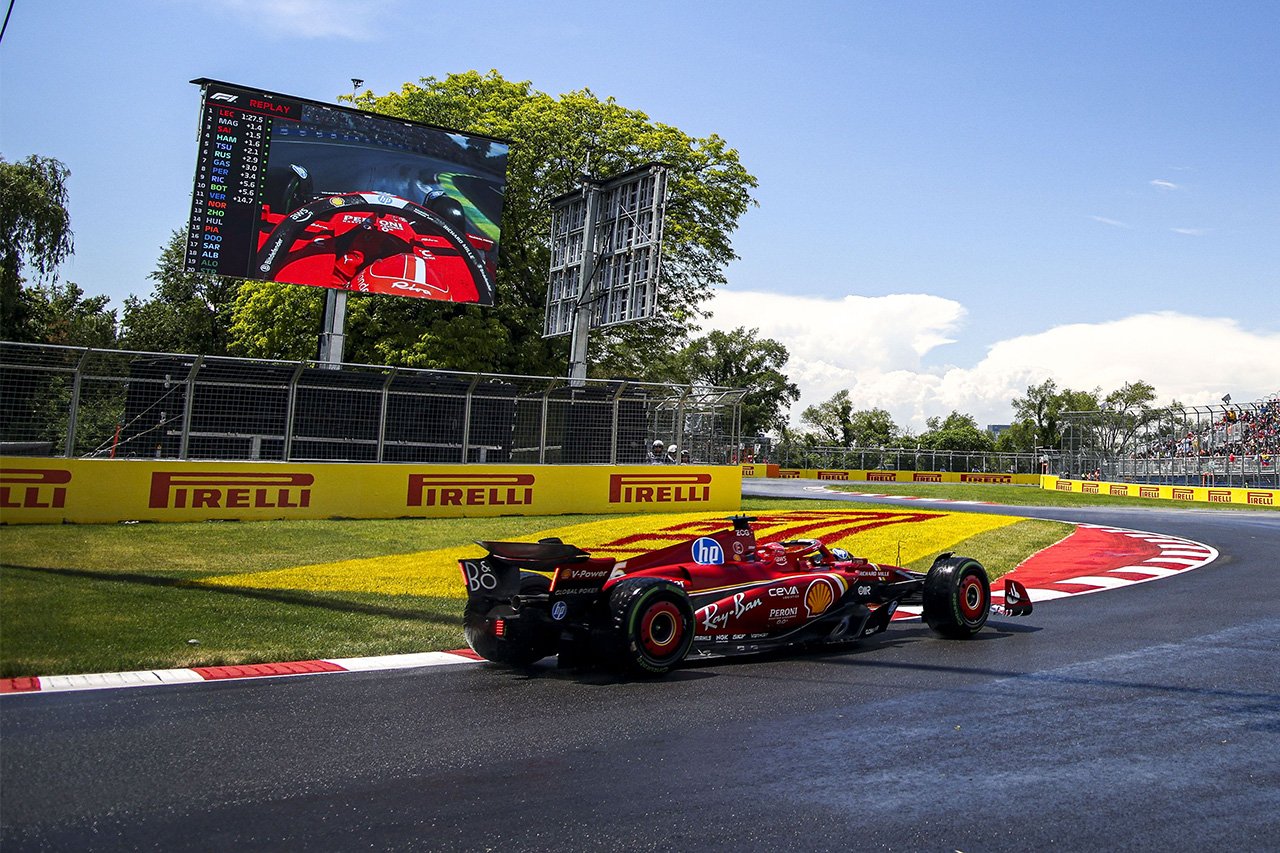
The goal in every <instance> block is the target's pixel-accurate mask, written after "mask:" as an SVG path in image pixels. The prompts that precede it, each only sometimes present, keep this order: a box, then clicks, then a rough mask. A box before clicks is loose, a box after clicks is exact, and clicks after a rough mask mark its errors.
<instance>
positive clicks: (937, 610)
mask: <svg viewBox="0 0 1280 853" xmlns="http://www.w3.org/2000/svg"><path fill="white" fill-rule="evenodd" d="M990 610H991V581H989V580H988V579H987V572H986V569H984V568H982V564H981V563H979V562H978V561H977V560H974V559H971V558H969V557H948V558H946V559H943V560H938V561H937V562H935V563H934V564H933V567H932V568H931V569H929V574H928V575H926V576H925V579H924V621H925V622H927V623H929V627H930V628H932V629H933V630H934V631H937V632H938V633H939V634H941V635H942V636H944V637H950V638H952V639H956V640H964V639H968V638H969V637H972V636H973V635H974V634H976V633H978V632H979V631H980V630H982V626H983V625H985V624H987V614H988V613H989V612H990Z"/></svg>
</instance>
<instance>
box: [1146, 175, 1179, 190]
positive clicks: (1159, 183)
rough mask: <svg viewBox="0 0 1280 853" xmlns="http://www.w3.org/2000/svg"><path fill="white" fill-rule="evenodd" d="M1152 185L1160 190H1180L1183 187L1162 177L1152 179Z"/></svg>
mask: <svg viewBox="0 0 1280 853" xmlns="http://www.w3.org/2000/svg"><path fill="white" fill-rule="evenodd" d="M1151 186H1153V187H1155V188H1156V189H1158V190H1180V189H1182V187H1180V186H1178V185H1177V184H1175V183H1174V182H1173V181H1166V180H1163V179H1162V178H1156V179H1155V180H1154V181H1151Z"/></svg>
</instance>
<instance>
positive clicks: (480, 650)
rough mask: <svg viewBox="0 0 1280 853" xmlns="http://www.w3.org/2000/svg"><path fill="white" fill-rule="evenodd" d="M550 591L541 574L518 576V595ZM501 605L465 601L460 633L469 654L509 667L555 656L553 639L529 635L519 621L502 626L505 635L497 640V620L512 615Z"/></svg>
mask: <svg viewBox="0 0 1280 853" xmlns="http://www.w3.org/2000/svg"><path fill="white" fill-rule="evenodd" d="M550 589H551V582H550V581H549V580H547V579H546V578H544V577H543V576H542V575H538V574H534V573H532V572H521V573H520V594H521V595H540V594H542V593H545V592H549V591H550ZM500 604H501V602H498V601H495V600H494V599H485V598H473V599H467V606H466V608H464V609H463V611H462V634H463V636H465V637H466V638H467V645H468V646H470V647H471V651H473V652H475V653H476V654H478V655H480V657H482V658H484V659H485V660H491V661H493V662H494V663H505V664H507V665H508V666H529V665H530V664H532V663H536V662H537V661H540V660H542V659H543V658H545V657H546V656H547V655H550V654H554V653H555V650H556V648H555V637H550V636H542V635H540V634H539V633H536V632H531V631H529V629H528V628H527V627H525V626H524V625H521V624H520V622H519V621H518V620H514V619H511V620H508V621H507V622H506V623H505V625H504V627H505V629H506V632H505V634H504V635H503V636H501V637H499V636H498V635H497V633H496V632H495V624H496V618H501V617H502V616H503V615H504V614H507V615H509V614H510V613H511V612H512V611H511V608H510V607H509V606H508V607H506V608H505V609H504V608H500V607H499V605H500ZM495 608H496V609H497V612H496V613H495V612H494V610H495ZM495 617H496V618H495Z"/></svg>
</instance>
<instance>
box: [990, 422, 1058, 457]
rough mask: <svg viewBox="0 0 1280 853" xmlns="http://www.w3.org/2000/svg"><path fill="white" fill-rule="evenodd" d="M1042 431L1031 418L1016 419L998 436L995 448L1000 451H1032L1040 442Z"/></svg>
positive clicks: (1042, 445) (1040, 445)
mask: <svg viewBox="0 0 1280 853" xmlns="http://www.w3.org/2000/svg"><path fill="white" fill-rule="evenodd" d="M1039 436H1040V432H1039V431H1038V430H1037V429H1036V425H1035V424H1034V423H1033V422H1032V421H1030V420H1022V421H1014V422H1013V423H1012V424H1010V425H1009V428H1008V429H1007V430H1005V431H1004V432H1002V433H1000V435H998V436H996V443H995V449H996V451H997V452H999V453H1031V452H1033V451H1035V450H1036V448H1038V447H1045V446H1047V445H1044V444H1041V443H1040V439H1039Z"/></svg>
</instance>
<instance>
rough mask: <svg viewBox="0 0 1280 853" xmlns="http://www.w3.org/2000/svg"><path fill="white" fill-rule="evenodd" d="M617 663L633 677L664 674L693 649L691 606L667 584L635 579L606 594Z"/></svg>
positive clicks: (618, 585)
mask: <svg viewBox="0 0 1280 853" xmlns="http://www.w3.org/2000/svg"><path fill="white" fill-rule="evenodd" d="M609 612H610V615H611V616H612V617H613V629H614V636H615V638H616V640H615V641H616V654H615V657H616V660H617V662H618V664H619V665H620V666H621V667H622V669H623V670H625V671H627V672H629V673H631V674H633V675H643V676H659V675H666V674H667V673H668V672H670V671H671V670H672V669H673V668H674V667H676V666H678V665H679V664H680V662H681V661H683V660H684V659H685V656H686V655H687V654H689V649H690V648H691V647H692V646H693V632H694V616H693V605H691V604H690V603H689V596H688V595H686V594H685V591H684V590H683V589H681V588H680V587H678V586H676V585H675V584H673V583H671V582H670V581H664V580H660V579H658V578H634V579H630V580H623V581H619V582H618V584H617V586H615V587H614V588H613V590H612V591H611V592H610V593H609Z"/></svg>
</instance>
